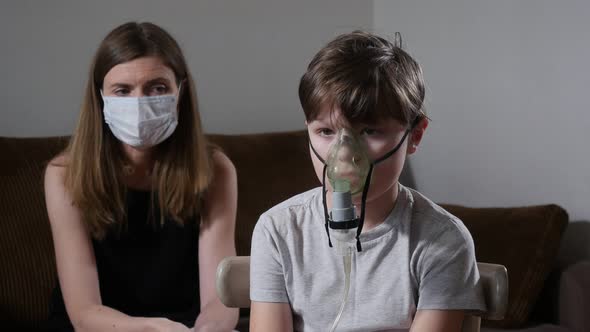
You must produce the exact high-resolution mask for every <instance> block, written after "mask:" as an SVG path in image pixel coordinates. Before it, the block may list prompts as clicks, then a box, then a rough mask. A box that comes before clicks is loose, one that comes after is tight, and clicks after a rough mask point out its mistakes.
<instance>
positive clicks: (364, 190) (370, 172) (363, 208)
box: [356, 164, 374, 252]
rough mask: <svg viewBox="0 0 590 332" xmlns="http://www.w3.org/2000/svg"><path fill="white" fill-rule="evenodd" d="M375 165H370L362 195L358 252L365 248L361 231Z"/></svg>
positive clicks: (357, 236)
mask: <svg viewBox="0 0 590 332" xmlns="http://www.w3.org/2000/svg"><path fill="white" fill-rule="evenodd" d="M373 166H374V164H371V166H370V167H369V172H368V173H367V180H365V183H366V185H365V187H364V188H363V196H362V197H361V215H360V217H359V225H358V228H357V229H356V250H357V251H358V252H361V251H363V248H362V246H361V239H360V236H361V232H362V230H363V225H364V223H365V204H366V202H367V194H368V193H369V186H370V185H371V175H372V174H373Z"/></svg>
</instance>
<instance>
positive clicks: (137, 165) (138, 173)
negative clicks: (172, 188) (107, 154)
mask: <svg viewBox="0 0 590 332" xmlns="http://www.w3.org/2000/svg"><path fill="white" fill-rule="evenodd" d="M123 151H124V152H125V156H126V157H127V162H128V163H127V164H126V165H124V167H123V172H124V173H125V177H124V181H125V185H127V186H128V187H131V188H136V189H150V188H151V185H152V180H151V175H152V171H153V168H154V159H153V149H151V148H150V149H137V148H134V147H132V146H129V145H127V144H123Z"/></svg>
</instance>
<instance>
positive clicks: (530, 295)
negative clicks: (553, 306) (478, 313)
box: [442, 204, 568, 328]
mask: <svg viewBox="0 0 590 332" xmlns="http://www.w3.org/2000/svg"><path fill="white" fill-rule="evenodd" d="M442 206H443V207H444V208H445V209H446V210H448V211H449V212H451V213H452V214H454V215H455V216H457V217H459V218H460V219H461V220H462V221H463V222H464V223H465V226H467V228H468V229H469V231H470V232H471V235H472V236H473V241H474V243H475V251H476V256H477V261H478V262H486V263H496V264H502V265H504V266H506V269H507V270H508V282H509V296H508V309H507V311H506V316H505V318H504V319H503V320H501V321H484V322H483V324H482V325H484V326H490V327H502V328H518V327H522V326H523V325H524V324H525V323H526V322H527V320H528V318H529V314H530V312H531V310H532V308H533V305H534V304H535V302H536V301H537V298H538V296H539V293H540V292H541V289H542V288H543V284H544V282H545V279H546V278H547V276H548V274H549V272H550V270H551V268H552V267H553V265H554V262H555V258H556V256H557V252H558V249H559V242H560V239H561V235H562V233H563V231H564V229H565V227H566V225H567V223H568V215H567V213H566V212H565V210H564V209H562V208H561V207H559V206H557V205H540V206H528V207H513V208H467V207H462V206H457V205H445V204H443V205H442Z"/></svg>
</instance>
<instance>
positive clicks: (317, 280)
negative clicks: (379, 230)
mask: <svg viewBox="0 0 590 332" xmlns="http://www.w3.org/2000/svg"><path fill="white" fill-rule="evenodd" d="M380 240H382V241H380V242H382V243H376V244H375V243H374V244H372V245H371V246H366V248H365V249H364V250H363V252H361V253H357V252H353V254H352V257H351V265H350V266H351V269H350V277H349V284H350V285H349V291H348V296H347V302H346V306H345V308H344V311H343V313H342V318H341V319H340V322H339V324H338V329H337V330H338V331H395V330H402V331H405V330H407V329H409V327H410V325H411V322H412V318H413V316H414V314H415V312H416V304H415V300H414V294H416V293H417V292H416V290H415V289H414V288H415V286H414V283H413V282H412V280H411V277H410V253H409V249H408V247H409V246H408V244H407V240H406V239H404V238H397V236H396V235H395V234H392V235H390V236H389V237H386V238H383V239H380ZM322 244H323V243H322ZM307 249H309V247H308V248H307ZM299 255H300V257H297V258H296V259H292V260H291V263H292V265H293V266H291V268H290V269H286V270H287V271H290V272H288V274H287V275H286V276H285V278H286V280H285V281H286V288H287V292H288V296H289V299H290V301H291V307H292V309H293V314H294V325H295V328H296V330H305V331H325V330H329V329H330V328H331V326H332V323H333V321H334V320H335V318H336V316H337V315H338V312H339V310H340V305H341V303H342V299H343V295H344V292H345V288H346V274H345V269H344V265H345V264H344V257H342V256H339V255H338V254H336V252H335V249H334V248H330V247H328V245H327V244H325V245H319V246H317V248H314V250H302V251H300V252H299Z"/></svg>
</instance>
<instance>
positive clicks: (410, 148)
mask: <svg viewBox="0 0 590 332" xmlns="http://www.w3.org/2000/svg"><path fill="white" fill-rule="evenodd" d="M306 124H307V131H308V134H309V139H310V142H311V144H312V145H313V147H314V148H315V150H316V151H317V153H318V154H319V155H320V156H321V157H322V159H324V160H327V155H328V150H329V149H330V147H331V145H332V144H333V143H334V142H335V141H336V136H337V135H336V134H337V133H338V130H339V129H341V128H349V129H350V130H352V131H354V132H355V133H356V134H357V135H358V137H359V138H360V140H361V143H362V144H363V145H364V146H365V147H366V151H367V155H368V157H369V160H370V161H374V160H376V159H379V158H380V157H382V156H383V155H385V154H386V153H388V152H389V151H391V150H392V149H393V148H395V146H396V145H397V144H399V142H400V141H401V139H402V138H403V136H404V134H405V132H406V130H407V128H408V127H407V126H405V125H403V124H402V123H400V122H399V121H398V120H396V119H393V118H387V119H383V120H380V121H379V122H378V123H374V124H365V123H352V124H351V123H348V121H347V120H346V119H345V118H344V117H342V115H341V112H340V109H339V108H338V107H336V108H334V109H333V111H331V109H330V108H329V107H322V108H321V110H320V112H319V114H318V116H317V118H316V119H315V120H312V121H310V122H306ZM427 124H428V121H427V120H426V119H424V120H423V121H421V123H420V124H419V125H418V126H417V127H416V128H415V129H414V130H413V131H412V132H411V133H410V134H409V135H408V137H407V138H406V140H405V141H404V142H403V143H402V145H401V147H400V148H399V150H398V151H397V152H396V153H394V154H393V155H392V156H390V157H389V158H387V159H385V160H383V161H382V162H380V163H379V164H377V165H375V167H374V169H373V176H372V180H371V185H370V187H369V193H368V196H367V202H370V201H372V200H375V199H377V198H384V197H383V195H389V194H392V196H391V197H392V198H394V197H395V195H394V192H393V191H394V190H396V188H397V187H396V186H395V184H396V183H397V181H398V179H399V176H400V174H401V171H402V168H403V166H404V162H405V160H406V155H408V154H412V153H414V152H415V151H416V147H417V145H418V143H419V142H420V139H421V138H422V134H423V133H424V130H425V129H426V126H427ZM310 149H311V148H310ZM310 153H311V158H312V162H313V167H314V170H315V172H316V175H317V177H318V179H319V180H320V181H322V172H323V168H324V164H323V163H322V162H321V161H320V160H319V159H318V158H317V157H316V155H315V154H314V153H313V152H312V151H310ZM326 187H327V188H329V191H332V188H331V187H330V184H329V182H328V183H326ZM360 196H361V195H357V196H356V197H354V198H353V200H354V202H355V204H356V203H360V200H361V197H360Z"/></svg>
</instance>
